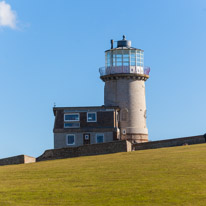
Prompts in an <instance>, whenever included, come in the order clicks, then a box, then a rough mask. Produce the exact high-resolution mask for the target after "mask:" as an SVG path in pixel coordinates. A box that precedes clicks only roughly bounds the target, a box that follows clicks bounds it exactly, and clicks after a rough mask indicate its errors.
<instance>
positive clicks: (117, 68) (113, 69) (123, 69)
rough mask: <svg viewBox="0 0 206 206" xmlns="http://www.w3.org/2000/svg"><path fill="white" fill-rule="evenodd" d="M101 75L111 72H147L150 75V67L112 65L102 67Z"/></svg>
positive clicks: (100, 69)
mask: <svg viewBox="0 0 206 206" xmlns="http://www.w3.org/2000/svg"><path fill="white" fill-rule="evenodd" d="M99 73H100V76H105V75H109V74H146V75H149V73H150V67H140V66H111V67H100V68H99Z"/></svg>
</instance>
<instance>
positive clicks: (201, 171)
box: [0, 144, 206, 206]
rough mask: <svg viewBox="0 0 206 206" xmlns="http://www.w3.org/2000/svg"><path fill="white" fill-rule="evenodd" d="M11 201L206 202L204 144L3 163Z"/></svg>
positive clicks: (5, 195) (3, 186) (1, 197)
mask: <svg viewBox="0 0 206 206" xmlns="http://www.w3.org/2000/svg"><path fill="white" fill-rule="evenodd" d="M7 205H20V206H24V205H34V206H40V205H67V206H70V205H71V206H72V205H78V206H83V205H95V206H98V205H104V206H107V205H108V206H110V205H114V206H120V205H122V206H126V205H132V206H133V205H134V206H136V205H141V206H142V205H149V206H150V205H178V206H179V205H184V206H186V205H194V206H198V205H206V144H200V145H193V146H181V147H173V148H163V149H154V150H144V151H143V150H142V151H135V152H129V153H118V154H111V155H99V156H90V157H78V158H72V159H64V160H54V161H45V162H39V163H32V164H27V165H14V166H1V167H0V206H7Z"/></svg>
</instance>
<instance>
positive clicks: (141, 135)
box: [99, 36, 150, 143]
mask: <svg viewBox="0 0 206 206" xmlns="http://www.w3.org/2000/svg"><path fill="white" fill-rule="evenodd" d="M99 71H100V78H101V79H102V80H103V81H104V82H105V86H104V105H105V106H119V107H120V113H119V114H118V121H119V129H120V131H119V132H120V139H122V140H123V139H126V140H130V141H131V142H133V143H135V142H136V143H140V142H147V141H148V129H147V126H146V101H145V81H146V80H147V79H148V78H149V72H150V68H149V67H144V51H143V50H141V49H137V48H134V47H131V41H129V40H126V38H125V36H123V39H122V40H120V41H117V47H116V48H113V40H111V49H109V50H106V51H105V67H102V68H100V70H99Z"/></svg>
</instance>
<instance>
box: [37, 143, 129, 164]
mask: <svg viewBox="0 0 206 206" xmlns="http://www.w3.org/2000/svg"><path fill="white" fill-rule="evenodd" d="M131 148H132V146H131V143H130V142H128V141H126V140H123V141H114V142H107V143H100V144H91V145H84V146H79V147H72V148H62V149H51V150H46V151H45V152H44V153H43V154H42V155H41V156H39V157H38V158H37V159H36V161H37V162H38V161H43V160H54V159H63V158H71V157H79V156H89V155H100V154H110V153H117V152H129V151H131Z"/></svg>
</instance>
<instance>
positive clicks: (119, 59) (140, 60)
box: [100, 35, 148, 76]
mask: <svg viewBox="0 0 206 206" xmlns="http://www.w3.org/2000/svg"><path fill="white" fill-rule="evenodd" d="M113 44H114V41H113V40H111V49H109V50H106V51H105V67H104V68H100V75H101V76H102V75H109V74H118V73H137V74H147V75H148V69H147V71H146V72H147V73H145V68H144V51H143V50H141V49H137V48H134V47H131V41H130V40H126V37H125V36H124V35H123V39H122V40H119V41H117V47H116V48H113Z"/></svg>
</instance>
